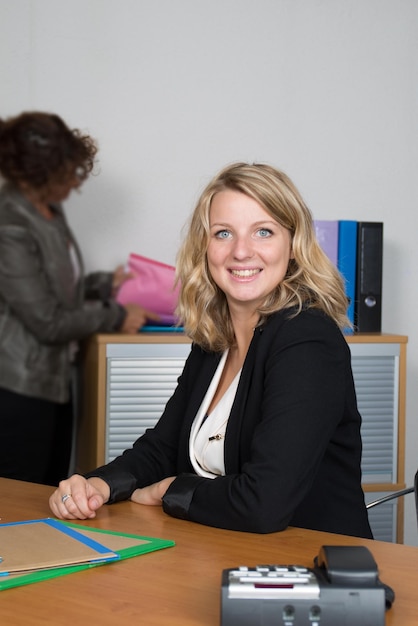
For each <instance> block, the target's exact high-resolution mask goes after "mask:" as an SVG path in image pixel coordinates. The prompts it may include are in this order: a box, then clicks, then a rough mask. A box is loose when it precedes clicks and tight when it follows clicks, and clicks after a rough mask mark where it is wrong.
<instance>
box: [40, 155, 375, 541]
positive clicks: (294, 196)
mask: <svg viewBox="0 0 418 626" xmlns="http://www.w3.org/2000/svg"><path fill="white" fill-rule="evenodd" d="M177 267H178V277H179V279H180V299H179V309H178V313H179V317H180V320H181V321H182V322H183V324H184V326H185V328H186V331H187V333H188V334H189V335H190V337H191V338H192V340H193V346H192V349H191V353H190V356H189V357H188V359H187V361H186V364H185V367H184V370H183V373H182V375H181V377H180V378H179V381H178V385H177V388H176V390H175V392H174V394H173V396H172V397H171V399H170V400H169V402H168V403H167V406H166V408H165V410H164V412H163V415H162V416H161V418H160V420H159V422H158V423H157V424H156V426H155V427H154V428H152V429H148V430H147V431H146V433H145V434H144V435H142V437H140V438H139V439H138V440H137V441H136V442H135V444H134V445H133V447H132V448H131V449H129V450H126V451H125V452H124V453H123V454H122V455H121V456H120V457H118V458H116V459H114V460H113V461H112V462H111V463H109V464H108V465H105V466H103V467H100V468H97V469H96V470H93V471H92V472H89V473H88V474H87V475H86V476H84V477H82V476H77V475H75V476H72V477H71V478H70V479H68V480H66V481H63V482H62V483H60V485H59V488H58V489H57V490H56V491H55V492H54V493H53V494H52V496H51V498H50V506H51V509H52V511H53V513H54V514H55V515H57V516H59V517H64V518H69V519H72V518H85V517H90V518H91V517H94V516H95V514H96V510H97V509H98V508H99V507H100V506H101V505H102V504H103V503H105V502H114V501H116V500H121V499H125V498H130V499H131V500H132V501H133V502H136V503H138V504H147V505H150V504H151V505H159V506H161V504H162V506H163V508H164V511H165V512H166V513H168V514H169V515H172V516H174V517H179V518H182V519H187V520H191V521H194V522H199V523H201V524H208V525H210V526H217V527H220V528H228V529H233V530H240V531H247V532H258V533H266V532H273V531H278V530H283V529H284V528H286V527H287V526H288V525H289V524H290V525H293V526H302V527H305V528H312V529H317V530H324V531H330V532H336V533H343V534H348V535H358V536H361V537H371V536H372V535H371V531H370V526H369V523H368V519H367V512H366V507H365V503H364V494H363V491H362V488H361V472H360V459H361V439H360V422H361V418H360V415H359V413H358V410H357V403H356V395H355V390H354V382H353V375H352V371H351V358H350V351H349V348H348V346H347V342H346V341H345V339H344V337H343V335H342V332H341V330H340V328H341V327H344V326H346V324H347V319H346V314H345V311H346V308H347V300H346V297H345V293H344V286H343V281H342V278H341V276H340V275H339V274H338V272H337V270H336V269H335V267H334V266H333V265H332V263H331V262H330V261H329V260H328V258H327V257H326V256H325V254H324V253H323V252H322V250H321V248H320V247H319V245H318V242H317V241H316V238H315V235H314V229H313V222H312V216H311V214H310V212H309V210H308V208H307V207H306V205H305V204H304V202H303V200H302V199H301V197H300V195H299V193H298V192H297V190H296V188H295V187H294V185H293V183H292V182H291V181H290V180H289V178H288V177H287V176H286V175H285V174H283V173H282V172H280V171H278V170H276V169H274V168H272V167H270V166H268V165H248V164H245V163H238V164H235V165H232V166H229V167H227V168H225V169H224V170H223V171H222V172H221V173H220V174H218V175H217V176H216V177H215V178H214V179H213V181H212V182H211V183H210V184H209V185H208V187H207V188H206V189H205V190H204V192H203V194H202V195H201V197H200V199H199V201H198V203H197V206H196V208H195V211H194V213H193V215H192V218H191V222H190V226H189V230H188V233H187V235H186V238H185V240H184V243H183V246H182V247H181V249H180V252H179V255H178V261H177ZM68 493H71V496H72V497H71V498H64V496H65V494H68Z"/></svg>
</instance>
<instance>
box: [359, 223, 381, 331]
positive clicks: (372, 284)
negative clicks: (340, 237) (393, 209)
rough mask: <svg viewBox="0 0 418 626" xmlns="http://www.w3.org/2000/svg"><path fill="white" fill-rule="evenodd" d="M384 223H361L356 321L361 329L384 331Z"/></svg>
mask: <svg viewBox="0 0 418 626" xmlns="http://www.w3.org/2000/svg"><path fill="white" fill-rule="evenodd" d="M382 269H383V222H358V224H357V271H356V297H355V305H354V324H355V329H356V331H357V332H361V333H380V332H381V330H382Z"/></svg>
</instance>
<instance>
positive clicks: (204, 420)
mask: <svg viewBox="0 0 418 626" xmlns="http://www.w3.org/2000/svg"><path fill="white" fill-rule="evenodd" d="M227 356H228V350H226V351H225V352H224V353H223V355H222V358H221V360H220V362H219V365H218V367H217V369H216V372H215V374H214V376H213V378H212V381H211V383H210V385H209V389H208V390H207V392H206V395H205V397H204V398H203V402H202V404H201V405H200V409H199V411H198V412H197V415H196V417H195V419H194V421H193V424H192V428H191V431H190V439H189V454H190V460H191V462H192V465H193V468H194V470H195V472H196V473H197V474H198V475H199V476H205V477H206V478H215V477H216V476H224V475H225V462H224V438H225V431H226V426H227V423H228V419H229V414H230V412H231V408H232V404H233V402H234V398H235V394H236V391H237V387H238V382H239V379H240V376H241V370H240V371H239V372H238V374H237V375H236V376H235V378H234V380H233V381H232V383H231V384H230V386H229V387H228V389H227V390H226V392H225V393H224V395H223V396H222V398H221V399H220V400H219V402H218V404H217V405H216V407H215V408H214V410H213V411H212V412H211V413H210V415H207V410H208V407H209V405H210V403H211V401H212V398H213V396H214V395H215V392H216V389H217V387H218V384H219V381H220V378H221V375H222V372H223V369H224V367H225V362H226V358H227Z"/></svg>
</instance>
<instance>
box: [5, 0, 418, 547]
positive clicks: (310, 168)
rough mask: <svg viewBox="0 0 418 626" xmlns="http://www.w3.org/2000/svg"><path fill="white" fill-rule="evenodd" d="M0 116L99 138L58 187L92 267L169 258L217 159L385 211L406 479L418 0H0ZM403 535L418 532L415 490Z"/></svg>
mask: <svg viewBox="0 0 418 626" xmlns="http://www.w3.org/2000/svg"><path fill="white" fill-rule="evenodd" d="M0 85H1V92H0V93H1V97H0V116H2V117H7V116H8V115H14V114H16V113H18V112H20V111H22V110H28V109H42V110H50V111H54V112H57V113H59V114H60V115H62V117H63V118H64V119H65V120H66V121H67V122H68V123H69V124H70V125H72V126H75V127H80V128H82V129H85V130H87V131H89V132H90V133H91V134H92V135H93V136H95V137H97V138H98V140H99V144H100V173H99V175H98V176H96V177H94V178H92V179H90V180H89V181H88V182H87V183H86V184H85V186H84V187H83V189H82V192H81V194H80V195H75V196H74V197H72V198H71V199H70V200H69V201H68V203H67V212H68V215H69V219H70V222H71V224H72V226H73V228H74V230H75V232H76V235H77V237H78V239H79V241H80V244H81V246H82V249H83V251H84V254H85V261H86V264H87V267H88V269H99V268H101V269H112V268H113V267H114V266H116V264H118V263H120V262H123V261H124V260H125V259H126V258H127V255H128V253H129V252H131V251H132V252H138V253H142V254H145V255H148V256H153V257H154V258H158V259H160V260H161V261H165V262H168V263H172V262H174V258H175V253H176V250H177V247H178V244H179V241H180V237H181V232H180V231H181V227H182V226H183V224H184V223H185V221H186V219H187V217H188V215H189V214H190V212H191V210H192V208H193V204H194V202H195V200H196V198H197V196H198V194H199V192H200V191H201V189H202V187H203V186H204V184H205V183H206V182H207V181H208V180H209V179H210V178H211V177H212V175H213V174H215V172H216V171H217V170H219V169H220V168H221V167H222V166H224V165H225V164H226V163H228V162H231V161H234V160H250V161H254V160H260V161H267V162H270V163H272V164H274V165H276V166H278V167H280V168H282V169H284V170H285V171H286V172H287V173H288V174H289V175H290V176H291V178H292V179H293V180H294V182H295V183H296V184H297V186H298V187H299V189H300V190H301V192H302V194H303V195H304V197H305V199H306V201H307V203H308V204H309V206H310V207H311V209H312V211H313V213H314V216H315V217H316V218H318V219H344V218H345V219H350V218H351V219H358V220H370V221H383V222H384V224H385V232H384V272H383V273H384V285H383V287H384V292H383V331H385V332H393V333H398V334H404V335H408V336H409V344H408V386H407V466H406V473H407V478H408V479H412V476H413V474H414V472H415V469H416V467H417V465H418V453H417V451H418V425H417V417H418V385H417V384H416V382H415V381H416V380H417V375H418V326H417V323H416V319H415V318H416V315H415V311H416V310H417V308H418V293H417V286H416V279H417V274H418V246H417V243H416V239H417V230H418V228H417V227H418V217H417V205H418V106H417V105H418V2H416V0H362V2H359V1H358V0H148V1H146V0H72V1H69V0H14V1H13V2H10V0H0ZM405 540H406V542H408V543H411V544H415V545H418V533H417V529H416V520H415V519H414V515H413V500H412V498H410V499H408V502H407V520H406V534H405Z"/></svg>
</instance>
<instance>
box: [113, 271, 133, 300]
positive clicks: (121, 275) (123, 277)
mask: <svg viewBox="0 0 418 626" xmlns="http://www.w3.org/2000/svg"><path fill="white" fill-rule="evenodd" d="M134 277H135V274H134V273H133V272H127V271H126V270H125V268H124V266H123V265H118V267H117V268H116V269H115V271H114V272H113V278H112V291H113V293H114V294H116V293H117V291H118V289H119V287H121V286H122V285H123V283H124V282H126V281H127V280H129V279H130V278H134Z"/></svg>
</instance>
